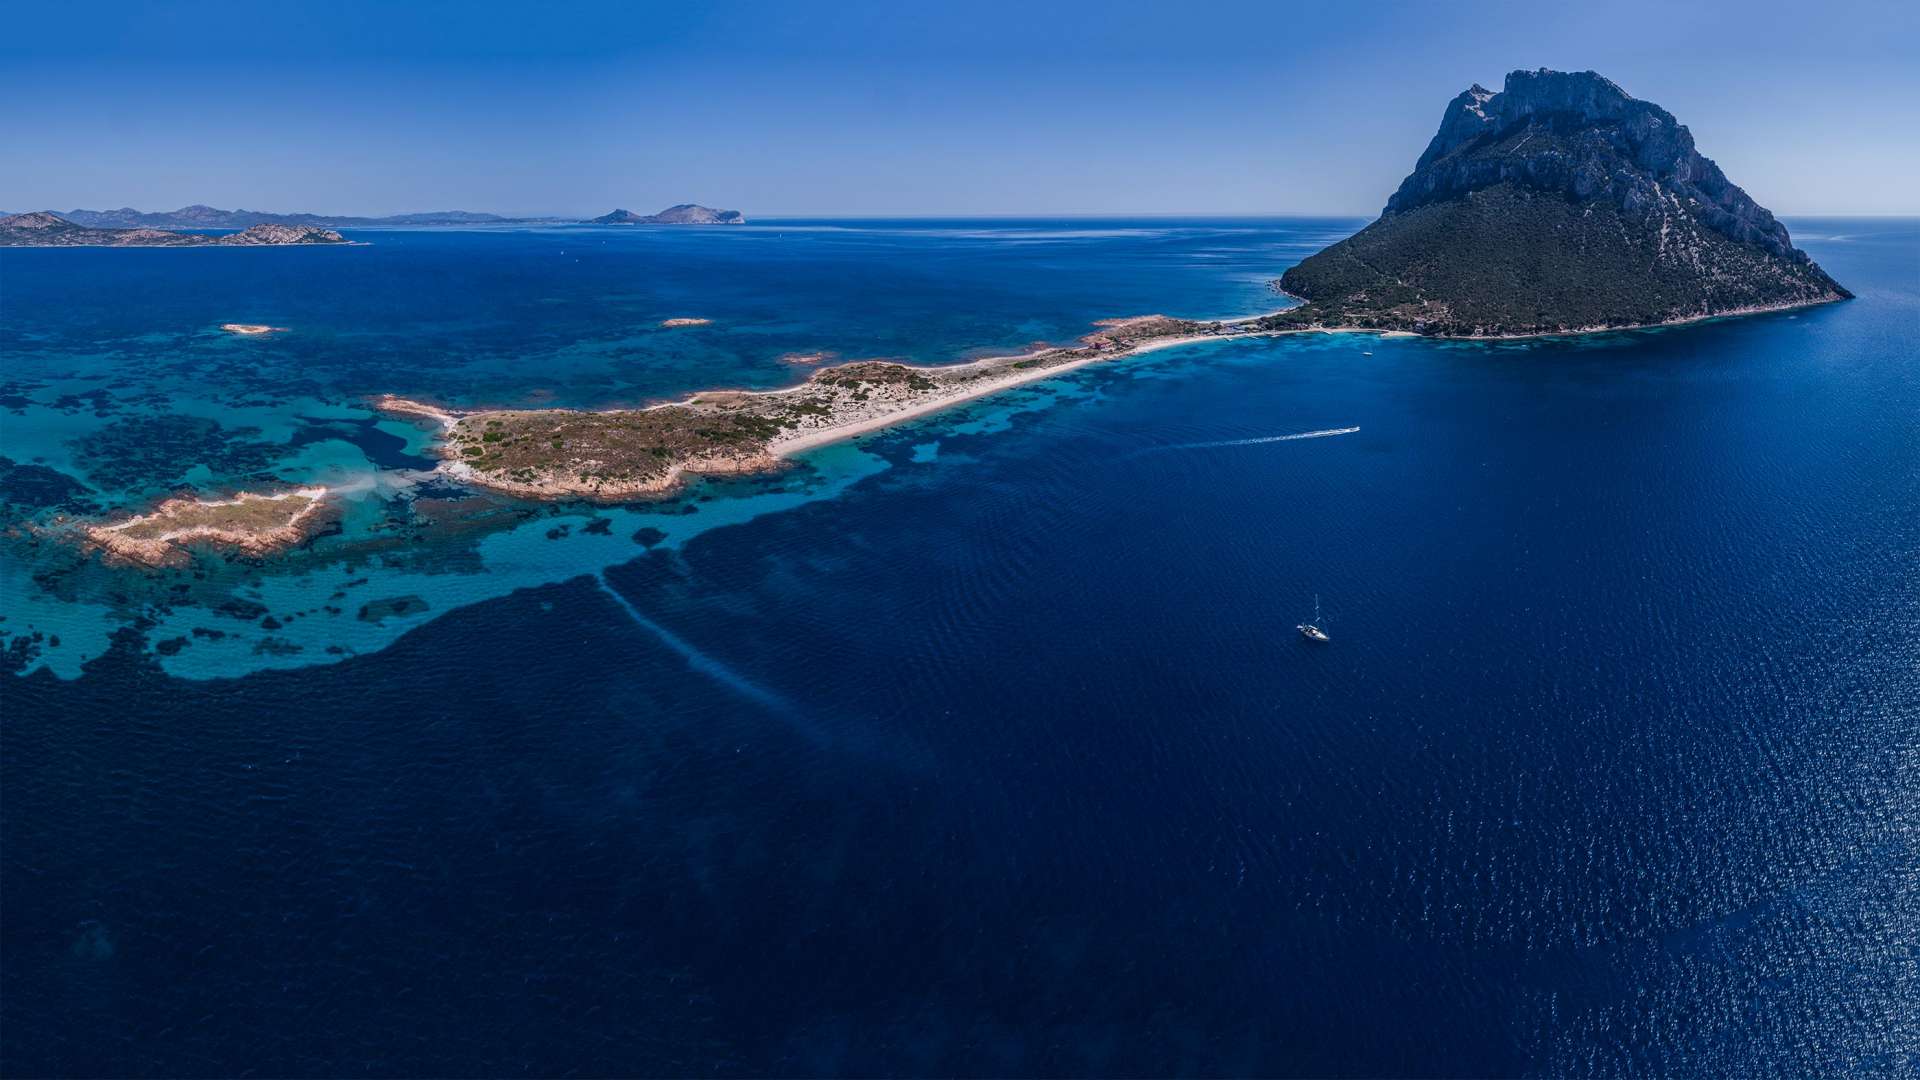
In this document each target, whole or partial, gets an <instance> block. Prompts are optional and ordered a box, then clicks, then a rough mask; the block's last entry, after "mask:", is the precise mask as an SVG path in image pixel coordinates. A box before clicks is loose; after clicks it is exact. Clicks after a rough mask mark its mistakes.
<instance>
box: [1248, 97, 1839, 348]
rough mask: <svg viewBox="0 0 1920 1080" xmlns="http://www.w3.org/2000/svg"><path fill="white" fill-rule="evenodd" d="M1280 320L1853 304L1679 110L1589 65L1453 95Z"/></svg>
mask: <svg viewBox="0 0 1920 1080" xmlns="http://www.w3.org/2000/svg"><path fill="white" fill-rule="evenodd" d="M1280 288H1281V289H1283V290H1284V291H1286V292H1288V293H1290V294H1292V295H1294V296H1297V297H1300V298H1301V299H1303V300H1305V301H1306V303H1305V304H1304V305H1302V306H1301V307H1298V308H1294V309H1291V310H1289V311H1286V312H1283V313H1281V314H1280V315H1277V316H1274V317H1272V318H1271V319H1269V320H1267V321H1266V324H1265V325H1268V326H1272V327H1275V328H1282V327H1311V326H1324V327H1371V328H1379V329H1393V330H1409V331H1413V332H1416V333H1420V334H1426V335H1431V336H1435V337H1464V338H1491V337H1518V336H1530V335H1539V334H1564V333H1579V332H1586V331H1597V330H1616V329H1625V328H1630V327H1642V326H1658V325H1666V324H1671V323H1680V322H1689V321H1693V320H1696V319H1706V318H1713V317H1716V316H1721V315H1741V314H1749V313H1753V312H1761V311H1774V310H1780V309H1785V308H1796V307H1805V306H1808V305H1812V304H1824V303H1829V302H1832V301H1835V300H1845V299H1848V298H1850V297H1851V296H1852V295H1853V294H1852V293H1850V292H1848V291H1847V290H1846V289H1845V288H1843V287H1841V286H1840V284H1839V283H1837V282H1835V281H1834V280H1833V279H1832V278H1831V277H1828V276H1827V274H1826V272H1825V271H1824V270H1822V269H1820V267H1819V266H1817V265H1815V263H1814V262H1813V260H1812V259H1810V258H1808V257H1807V254H1806V253H1805V252H1803V251H1801V250H1799V249H1798V248H1795V247H1794V246H1793V243H1792V241H1791V240H1790V239H1789V238H1788V236H1787V230H1786V227H1785V226H1784V225H1782V224H1780V223H1779V222H1778V221H1776V220H1774V217H1773V214H1771V213H1770V212H1768V211H1767V210H1766V208H1764V207H1762V206H1760V205H1759V204H1758V203H1756V202H1754V201H1753V199H1752V198H1750V197H1749V196H1748V195H1747V193H1746V192H1745V191H1742V190H1741V189H1740V188H1739V187H1737V186H1735V185H1734V184H1733V183H1732V182H1731V181H1729V180H1728V179H1727V177H1726V175H1725V174H1724V173H1722V172H1721V171H1720V167H1719V166H1717V165H1715V164H1714V163H1713V162H1712V161H1710V160H1708V159H1707V158H1705V157H1702V156H1701V155H1700V153H1699V152H1698V151H1696V150H1695V149H1694V144H1693V135H1692V133H1691V132H1689V131H1688V130H1687V128H1686V127H1685V126H1684V125H1682V124H1681V123H1680V122H1679V121H1677V120H1675V119H1674V117H1673V114H1671V113H1669V112H1667V111H1666V110H1665V109H1662V108H1661V107H1659V106H1658V105H1655V104H1652V103H1651V102H1646V101H1640V100H1637V99H1635V98H1633V97H1630V96H1628V95H1627V93H1626V92H1625V91H1623V90H1621V89H1620V88H1619V87H1618V86H1616V85H1614V84H1613V83H1612V82H1610V81H1608V80H1607V79H1605V78H1602V77H1601V76H1600V75H1598V74H1595V73H1594V72H1591V71H1587V72H1579V73H1574V74H1567V73H1563V72H1558V71H1548V70H1545V69H1542V70H1539V71H1516V72H1513V73H1512V74H1510V75H1508V76H1507V80H1506V86H1505V88H1504V89H1503V90H1502V91H1500V92H1499V93H1495V92H1493V91H1491V90H1487V89H1484V88H1482V87H1480V86H1474V87H1473V88H1471V89H1469V90H1467V91H1465V92H1464V93H1462V94H1461V95H1460V96H1459V97H1456V98H1454V99H1453V101H1452V102H1451V103H1450V104H1449V105H1448V106H1447V110H1446V115H1445V117H1444V118H1443V119H1442V120H1441V122H1440V130H1439V132H1438V133H1437V134H1435V135H1434V137H1433V141H1432V142H1430V143H1429V144H1428V146H1427V149H1426V152H1425V153H1423V154H1421V155H1420V160H1419V162H1418V163H1417V164H1416V165H1415V166H1414V170H1413V173H1412V175H1410V176H1408V177H1407V178H1406V180H1405V181H1403V182H1402V183H1401V185H1400V189H1399V190H1398V191H1396V192H1395V193H1394V195H1393V197H1392V198H1391V199H1390V200H1388V202H1387V205H1386V209H1385V210H1383V211H1382V212H1381V215H1380V217H1379V219H1378V220H1377V221H1375V222H1373V223H1372V224H1371V225H1368V226H1367V227H1366V228H1365V229H1362V230H1361V231H1360V232H1358V233H1356V234H1354V235H1353V236H1350V237H1348V238H1347V239H1345V240H1342V241H1340V242H1339V243H1336V244H1334V245H1332V246H1331V247H1328V248H1327V249H1325V250H1324V251H1321V252H1320V253H1318V254H1316V255H1313V256H1311V257H1309V258H1307V259H1306V260H1305V261H1303V262H1301V263H1300V265H1298V266H1295V267H1294V268H1292V269H1291V270H1288V271H1287V272H1286V274H1285V276H1283V277H1282V278H1281V279H1280Z"/></svg>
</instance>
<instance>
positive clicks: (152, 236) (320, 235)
mask: <svg viewBox="0 0 1920 1080" xmlns="http://www.w3.org/2000/svg"><path fill="white" fill-rule="evenodd" d="M346 242H347V238H346V237H344V236H341V235H340V234H339V233H337V232H334V231H333V230H331V229H320V228H315V227H313V226H310V225H254V226H251V227H249V228H246V229H242V230H240V231H239V232H236V233H228V234H226V235H223V236H209V235H207V234H205V233H189V232H170V231H167V230H164V229H148V228H135V229H92V228H88V227H87V226H85V225H76V224H74V223H73V222H71V221H68V220H67V219H66V218H63V217H61V216H59V215H58V214H49V213H45V212H39V213H32V214H13V215H11V216H9V217H0V247H262V246H268V245H282V244H344V243H346Z"/></svg>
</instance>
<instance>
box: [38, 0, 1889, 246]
mask: <svg viewBox="0 0 1920 1080" xmlns="http://www.w3.org/2000/svg"><path fill="white" fill-rule="evenodd" d="M1335 7H1338V8H1339V10H1337V11H1336V10H1329V9H1331V8H1335ZM1914 7H1916V5H1896V4H1873V3H1856V2H1849V0H1839V2H1828V3H1825V4H1820V5H1814V4H1806V3H1803V2H1799V0H1795V2H1792V3H1787V2H1780V0H1756V2H1752V3H1744V4H1698V5H1696V4H1688V3H1643V2H1641V0H1607V2H1588V3H1582V4H1577V5H1564V6H1555V5H1549V4H1544V3H1512V2H1507V0H1487V2H1475V3H1465V2H1455V3H1447V4H1401V3H1380V4H1367V3H1350V4H1344V5H1333V4H1313V5H1283V4H1275V3H1271V2H1268V3H1205V2H1201V0H1193V2H1184V3H1156V4H1145V3H1130V2H1126V0H1113V2H1103V3H1059V4H1048V3H1041V2H1038V0H1034V2H1025V3H1002V2H997V0H977V2H973V3H966V4H959V3H955V4H934V3H914V2H910V0H897V2H892V3H849V4H834V5H800V4H765V3H699V2H697V0H687V2H679V3H670V4H646V3H629V4H602V3H574V4H569V3H544V4H533V3H526V4H495V3H487V2H484V0H472V2H468V3H459V4H454V3H416V4H405V3H399V2H395V3H390V4H370V3H354V2H335V3H327V4H319V3H313V4H302V3H274V2H271V0H259V2H255V3H244V4H243V3H168V2H165V0H148V2H145V3H136V4H98V3H84V2H82V3H63V4H51V3H47V4H41V3H36V2H33V0H29V2H27V3H20V2H18V0H15V2H11V3H9V4H8V5H7V6H6V9H5V11H6V17H5V20H4V25H5V26H6V33H5V34H4V35H0V103H4V105H5V115H6V116H7V117H8V121H9V132H8V138H7V142H8V144H9V146H8V149H7V152H6V153H5V154H4V155H0V208H5V209H8V210H19V209H36V208H44V207H51V208H56V209H67V208H71V207H76V206H79V207H88V208H98V207H117V206H122V205H132V206H135V207H139V208H142V209H159V208H169V209H170V208H172V207H175V206H179V205H182V204H185V203H189V202H206V203H210V204H213V205H216V206H227V207H231V206H246V207H251V208H256V209H268V210H319V211H326V212H333V213H393V212H399V211H406V210H426V209H448V208H461V209H475V210H493V211H499V212H509V213H559V214H586V213H599V212H603V211H605V210H607V209H609V208H611V207H614V206H624V207H629V208H632V209H636V210H653V209H657V208H659V207H661V206H665V205H667V204H669V203H675V202H683V201H698V202H703V203H706V204H709V205H714V206H722V207H729V208H739V209H741V210H744V211H746V212H747V213H748V214H749V215H750V216H752V215H760V216H767V215H780V214H841V215H846V214H853V215H858V214H996V213H1015V214H1060V213H1223V214H1232V213H1327V214H1373V213H1375V212H1377V211H1378V210H1379V207H1380V205H1381V204H1382V203H1383V202H1385V200H1386V197H1387V195H1388V194H1389V193H1390V192H1391V191H1392V190H1393V188H1394V187H1395V186H1396V185H1397V184H1398V182H1399V180H1400V178H1401V177H1402V176H1403V175H1404V174H1405V173H1406V172H1407V171H1408V169H1409V168H1410V167H1411V166H1412V163H1413V161H1414V159H1415V158H1416V157H1417V156H1418V155H1419V152H1420V150H1421V149H1422V147H1424V145H1425V143H1426V140H1427V139H1428V137H1429V136H1430V135H1431V134H1432V132H1433V129H1434V127H1435V125H1436V124H1437V123H1438V121H1439V119H1440V114H1441V110H1442V108H1443V107H1444V105H1445V103H1446V101H1447V100H1448V99H1449V98H1450V97H1452V96H1453V95H1454V94H1456V93H1458V92H1459V91H1460V90H1462V89H1464V88H1465V87H1466V86H1467V85H1468V84H1469V83H1472V82H1475V81H1479V82H1482V83H1485V84H1487V85H1489V86H1493V87H1495V88H1498V85H1499V81H1500V79H1501V78H1502V76H1503V75H1504V74H1505V73H1506V72H1507V71H1508V70H1510V69H1513V68H1517V67H1540V66H1546V67H1556V68H1563V69H1587V68H1592V69H1595V70H1598V71H1600V72H1601V73H1602V74H1605V75H1607V76H1609V77H1611V78H1612V79H1614V80H1615V81H1616V82H1618V83H1620V84H1621V85H1622V86H1623V87H1625V88H1626V89H1627V91H1628V92H1629V93H1632V94H1634V95H1635V96H1637V97H1642V98H1646V99H1648V100H1652V101H1656V102H1659V103H1660V104H1661V105H1664V106H1665V107H1667V108H1668V109H1669V110H1671V111H1672V112H1673V113H1674V114H1675V115H1677V116H1678V117H1679V118H1680V119H1681V121H1682V122H1684V123H1686V124H1688V125H1689V126H1690V127H1691V128H1692V129H1693V132H1694V136H1695V138H1696V140H1697V141H1698V142H1699V145H1700V147H1701V149H1702V151H1703V152H1705V153H1706V154H1707V155H1708V156H1709V157H1713V158H1715V159H1716V160H1718V161H1719V162H1720V164H1721V166H1722V167H1723V168H1725V169H1726V171H1727V173H1728V175H1729V176H1731V177H1732V178H1733V179H1734V181H1735V182H1736V183H1739V184H1741V185H1743V186H1745V187H1746V188H1747V189H1748V190H1749V191H1750V192H1751V193H1752V194H1753V195H1754V196H1755V197H1756V198H1757V199H1758V200H1759V201H1760V202H1761V203H1762V204H1763V205H1767V206H1769V207H1771V208H1773V209H1774V210H1776V211H1777V212H1780V213H1783V214H1809V213H1916V212H1920V62H1916V60H1915V57H1916V56H1917V55H1920V17H1916V16H1915V15H1914V14H1913V13H1912V9H1913V8H1914Z"/></svg>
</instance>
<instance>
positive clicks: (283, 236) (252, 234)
mask: <svg viewBox="0 0 1920 1080" xmlns="http://www.w3.org/2000/svg"><path fill="white" fill-rule="evenodd" d="M213 242H214V243H216V244H234V245H239V246H248V245H258V244H344V243H346V242H347V238H346V237H344V236H341V235H340V234H339V233H337V232H334V231H333V230H332V229H319V228H314V227H313V226H311V225H255V226H253V227H251V228H247V229H242V230H240V231H239V232H237V233H234V234H233V235H231V236H220V237H215V238H214V240H213Z"/></svg>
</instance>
